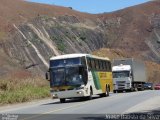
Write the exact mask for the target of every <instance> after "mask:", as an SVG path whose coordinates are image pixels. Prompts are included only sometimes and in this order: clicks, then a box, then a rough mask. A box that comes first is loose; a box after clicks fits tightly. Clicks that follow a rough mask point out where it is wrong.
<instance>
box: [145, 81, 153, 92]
mask: <svg viewBox="0 0 160 120" xmlns="http://www.w3.org/2000/svg"><path fill="white" fill-rule="evenodd" d="M144 89H145V90H153V83H150V82H147V83H145V84H144Z"/></svg>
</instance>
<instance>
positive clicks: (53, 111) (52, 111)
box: [22, 102, 88, 120]
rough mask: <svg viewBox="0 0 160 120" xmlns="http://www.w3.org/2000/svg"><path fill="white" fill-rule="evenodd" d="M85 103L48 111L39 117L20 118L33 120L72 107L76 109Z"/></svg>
mask: <svg viewBox="0 0 160 120" xmlns="http://www.w3.org/2000/svg"><path fill="white" fill-rule="evenodd" d="M87 103H88V102H84V103H80V104H76V105H72V106H68V107H65V108H60V109H57V110H51V111H48V112H44V113H42V114H41V115H33V116H31V117H26V118H22V120H29V119H33V118H38V117H41V116H43V115H46V114H50V113H55V112H58V111H62V110H66V109H69V108H73V107H78V106H81V105H84V104H87Z"/></svg>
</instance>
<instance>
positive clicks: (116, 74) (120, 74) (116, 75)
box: [113, 71, 129, 78]
mask: <svg viewBox="0 0 160 120" xmlns="http://www.w3.org/2000/svg"><path fill="white" fill-rule="evenodd" d="M124 77H129V71H114V72H113V78H124Z"/></svg>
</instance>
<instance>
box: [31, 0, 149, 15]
mask: <svg viewBox="0 0 160 120" xmlns="http://www.w3.org/2000/svg"><path fill="white" fill-rule="evenodd" d="M29 1H32V2H38V3H46V4H51V5H58V6H65V7H72V8H73V9H74V10H77V11H81V12H87V13H92V14H97V13H104V12H113V11H116V10H120V9H123V8H126V7H130V6H134V5H138V4H141V3H145V2H148V1H150V0H29Z"/></svg>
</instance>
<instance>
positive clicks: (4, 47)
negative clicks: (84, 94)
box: [0, 0, 160, 82]
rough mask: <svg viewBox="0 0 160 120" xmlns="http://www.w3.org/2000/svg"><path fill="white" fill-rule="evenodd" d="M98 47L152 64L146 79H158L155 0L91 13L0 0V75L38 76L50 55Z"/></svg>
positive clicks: (159, 23)
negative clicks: (106, 11) (121, 8)
mask: <svg viewBox="0 0 160 120" xmlns="http://www.w3.org/2000/svg"><path fill="white" fill-rule="evenodd" d="M101 48H107V50H104V53H107V52H106V51H110V52H109V53H107V54H105V55H106V56H111V58H115V57H120V56H123V57H135V58H138V59H142V60H144V61H145V62H146V63H147V66H148V69H149V70H150V69H151V70H152V71H154V68H155V67H157V70H156V71H157V72H154V75H153V74H151V75H150V76H149V78H150V79H149V80H150V81H151V80H152V81H154V79H159V72H160V69H159V68H160V67H159V66H160V65H159V63H160V2H159V1H151V2H148V3H145V4H141V5H137V6H134V7H129V8H126V9H123V10H119V11H116V12H112V13H108V14H97V15H92V14H86V13H81V12H78V11H74V10H72V9H70V8H65V7H59V6H53V5H44V4H37V3H30V2H26V1H22V0H14V1H13V0H1V4H0V65H1V68H0V75H1V76H7V75H8V74H10V73H12V72H15V73H16V75H17V74H21V72H22V73H23V75H24V74H26V75H28V76H30V74H33V75H35V74H38V75H39V74H40V75H41V76H43V75H44V72H45V71H46V70H47V67H48V61H49V58H50V57H51V56H55V55H60V54H66V53H79V52H81V53H92V52H94V51H101V50H102V49H101ZM115 52H116V54H115ZM102 53H103V52H99V53H98V55H99V56H101V54H102ZM17 76H18V75H17ZM154 76H156V77H155V78H154ZM155 82H158V81H155Z"/></svg>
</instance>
